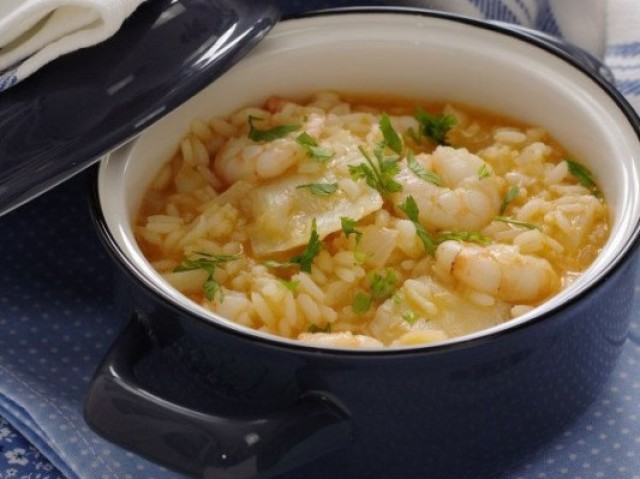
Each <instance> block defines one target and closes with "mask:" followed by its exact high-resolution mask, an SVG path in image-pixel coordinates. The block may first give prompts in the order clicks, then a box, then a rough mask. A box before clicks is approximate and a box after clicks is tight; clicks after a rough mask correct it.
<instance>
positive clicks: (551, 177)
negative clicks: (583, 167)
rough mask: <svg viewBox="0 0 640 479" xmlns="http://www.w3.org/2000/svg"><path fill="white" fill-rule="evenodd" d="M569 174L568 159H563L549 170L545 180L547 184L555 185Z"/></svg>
mask: <svg viewBox="0 0 640 479" xmlns="http://www.w3.org/2000/svg"><path fill="white" fill-rule="evenodd" d="M568 174H569V168H568V166H567V162H566V161H561V162H560V163H558V164H557V165H555V166H553V167H552V168H551V169H550V170H549V171H547V173H546V175H545V178H544V181H545V183H546V184H547V185H554V184H558V183H560V182H562V181H563V180H564V179H565V178H566V176H567V175H568Z"/></svg>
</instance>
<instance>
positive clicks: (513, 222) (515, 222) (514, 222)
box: [493, 216, 540, 231]
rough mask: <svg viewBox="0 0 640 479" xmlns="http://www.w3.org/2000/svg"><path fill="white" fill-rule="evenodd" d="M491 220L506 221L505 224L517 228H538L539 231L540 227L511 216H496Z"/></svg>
mask: <svg viewBox="0 0 640 479" xmlns="http://www.w3.org/2000/svg"><path fill="white" fill-rule="evenodd" d="M493 220H494V221H499V222H501V223H507V224H509V225H512V226H517V227H519V228H526V229H528V230H539V231H540V227H539V226H536V225H534V224H531V223H527V222H526V221H518V220H514V219H513V218H508V217H506V216H496V217H495V218H494V219H493Z"/></svg>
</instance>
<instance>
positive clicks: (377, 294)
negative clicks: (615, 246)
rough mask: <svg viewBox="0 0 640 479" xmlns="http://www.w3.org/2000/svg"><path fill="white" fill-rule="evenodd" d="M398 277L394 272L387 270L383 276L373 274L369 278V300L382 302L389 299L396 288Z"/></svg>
mask: <svg viewBox="0 0 640 479" xmlns="http://www.w3.org/2000/svg"><path fill="white" fill-rule="evenodd" d="M397 281H398V277H397V276H396V272H395V271H394V270H393V269H391V268H387V269H386V270H385V272H384V276H383V275H381V274H378V273H375V274H374V275H373V277H372V278H371V299H373V300H374V301H384V300H385V299H387V298H390V297H391V295H392V294H393V291H394V289H395V286H396V282H397Z"/></svg>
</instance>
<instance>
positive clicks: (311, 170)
mask: <svg viewBox="0 0 640 479" xmlns="http://www.w3.org/2000/svg"><path fill="white" fill-rule="evenodd" d="M322 168H323V166H322V164H320V163H319V162H314V163H311V162H302V163H298V173H301V174H304V175H315V174H317V173H319V172H321V171H322Z"/></svg>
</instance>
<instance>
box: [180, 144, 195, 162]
mask: <svg viewBox="0 0 640 479" xmlns="http://www.w3.org/2000/svg"><path fill="white" fill-rule="evenodd" d="M180 152H181V153H182V159H183V160H184V162H185V163H186V164H187V165H190V166H195V164H196V161H195V156H194V153H193V144H192V143H191V138H190V137H186V138H185V139H184V140H182V141H181V142H180Z"/></svg>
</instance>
